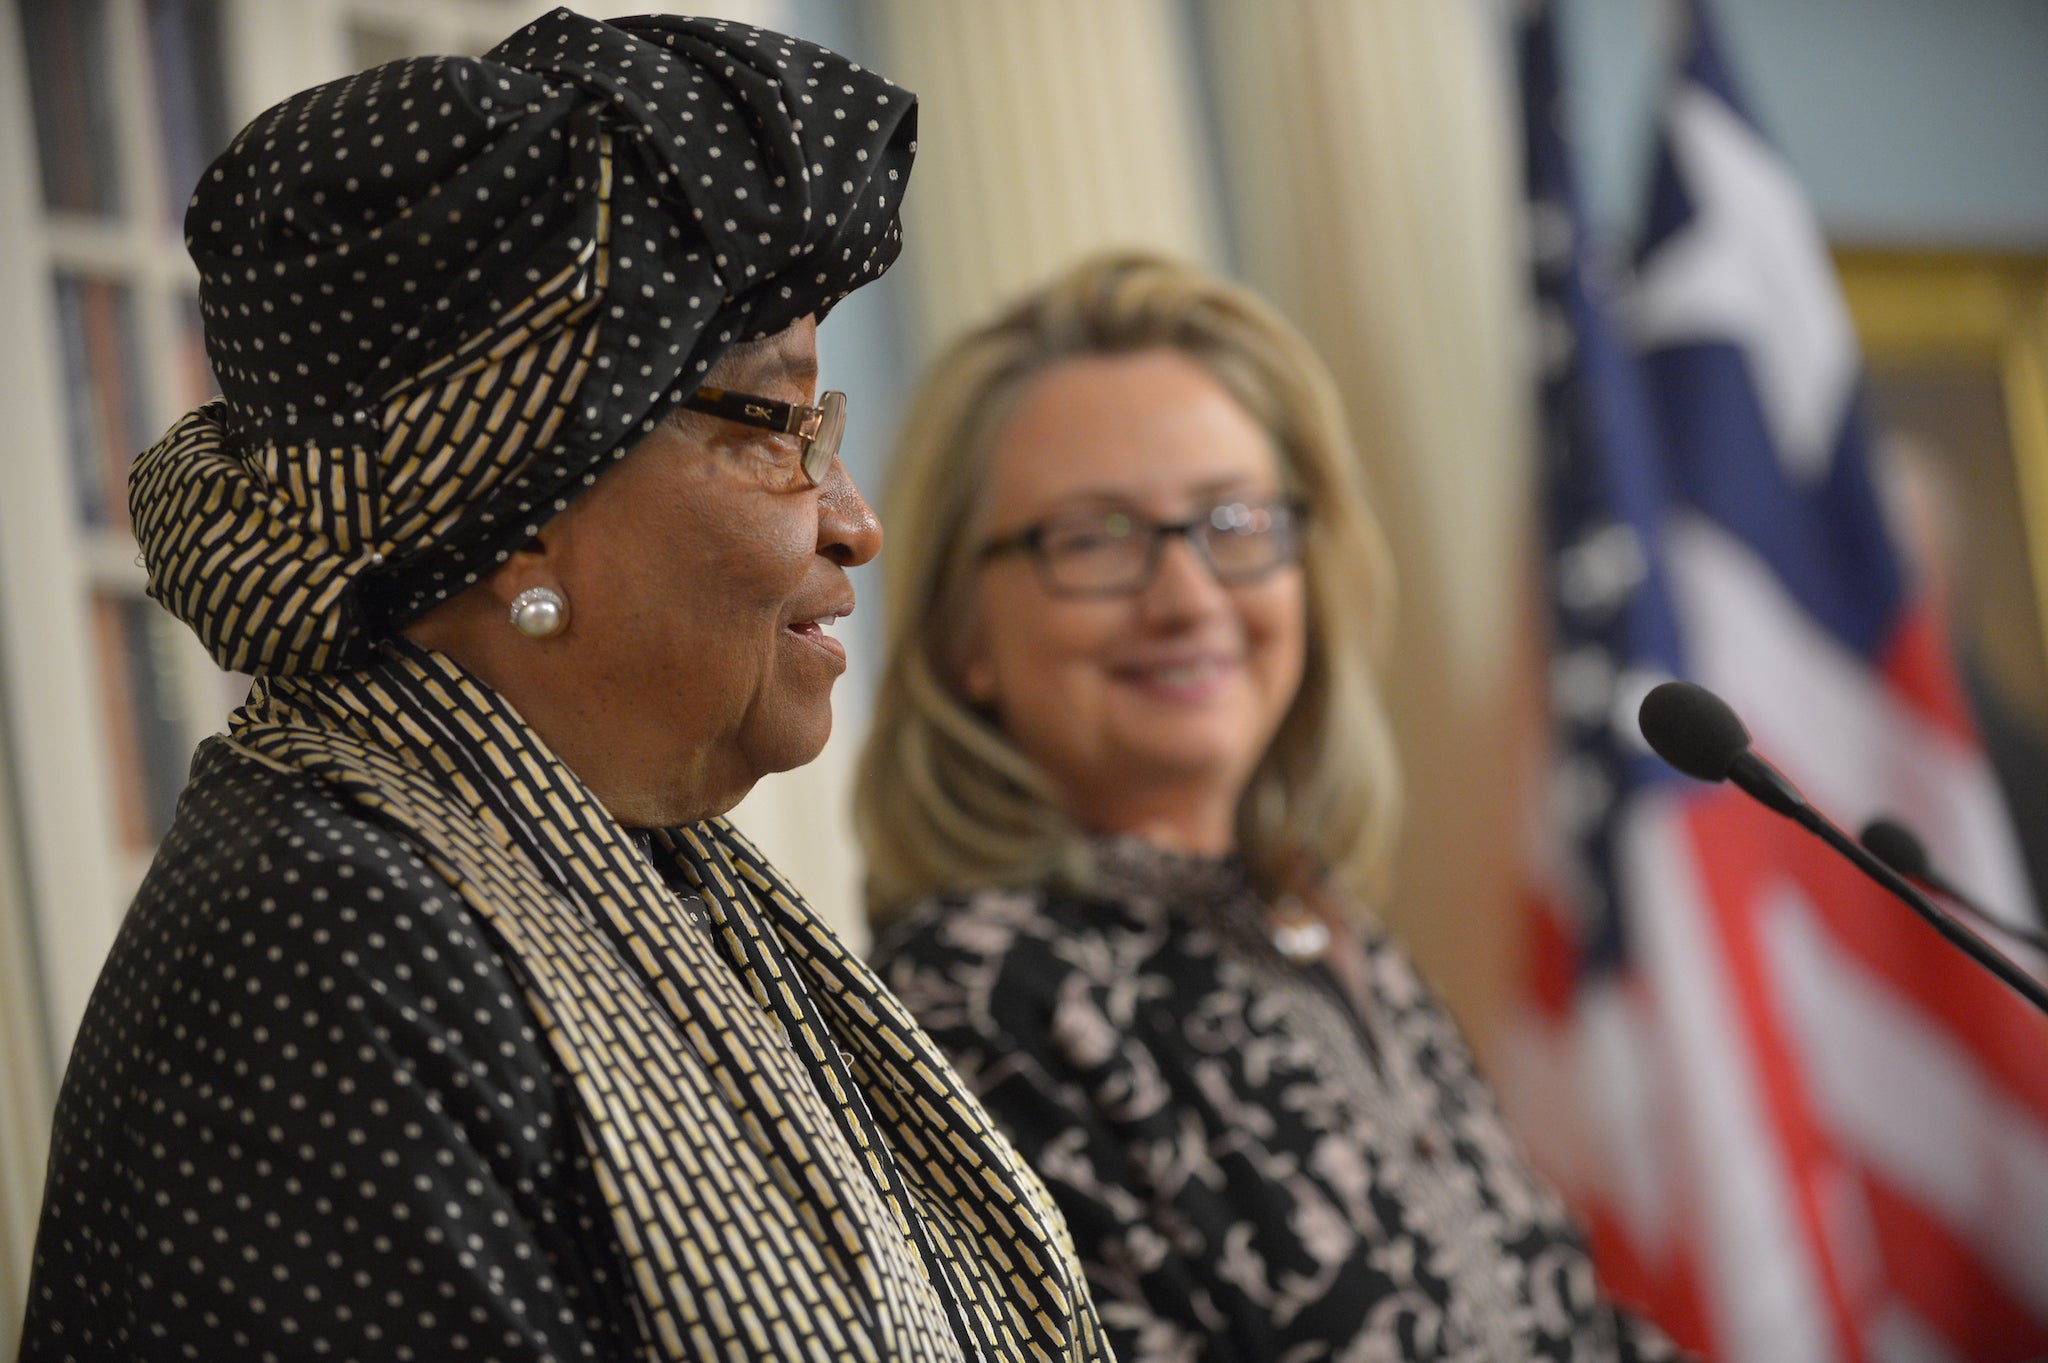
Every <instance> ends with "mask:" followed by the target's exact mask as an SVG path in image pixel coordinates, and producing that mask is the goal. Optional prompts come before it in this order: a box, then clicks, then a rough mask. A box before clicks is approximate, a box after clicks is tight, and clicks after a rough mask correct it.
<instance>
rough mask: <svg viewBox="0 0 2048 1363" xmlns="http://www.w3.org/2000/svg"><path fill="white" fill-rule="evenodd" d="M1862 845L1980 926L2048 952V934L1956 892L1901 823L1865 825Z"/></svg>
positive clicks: (1878, 821) (1877, 821)
mask: <svg viewBox="0 0 2048 1363" xmlns="http://www.w3.org/2000/svg"><path fill="white" fill-rule="evenodd" d="M1859 841H1861V842H1862V844H1863V846H1864V847H1865V848H1866V849H1868V850H1869V852H1870V854H1871V855H1872V856H1874V857H1876V858H1877V859H1878V860H1879V861H1882V862H1883V863H1884V864H1885V865H1887V866H1889V867H1891V868H1892V869H1893V870H1894V871H1897V872H1898V873H1899V874H1900V875H1902V876H1904V877H1906V878H1907V879H1908V880H1917V881H1919V882H1920V883H1921V884H1922V885H1925V886H1927V887H1928V888H1929V889H1931V890H1934V891H1935V892H1936V893H1938V894H1940V895H1942V896H1944V897H1945V898H1947V899H1948V900H1950V901H1951V902H1952V903H1954V904H1955V906H1956V907H1957V908H1959V909H1961V910H1963V911H1964V912H1965V913H1967V914H1969V915H1970V916H1971V917H1972V918H1974V919H1976V920H1977V921H1978V922H1980V923H1983V924H1986V925H1988V926H1990V927H1993V928H1996V929H1997V930H1998V931H2000V932H2002V933H2005V934H2006V935H2007V936H2009V937H2011V938H2013V939H2014V940H2016V941H2021V942H2025V943H2026V944H2027V945H2028V946H2030V947H2032V948H2034V949H2035V950H2036V951H2044V952H2048V933H2041V932H2037V931H2034V930H2033V929H2030V928H2025V927H2021V926H2020V925H2019V924H2017V923H2008V922H2006V921H2005V920H2004V919H2002V918H2000V917H1999V916H1998V915H1997V914H1995V913H1993V912H1991V911H1990V910H1989V909H1987V908H1985V907H1984V906H1983V905H1982V904H1979V903H1978V902H1977V901H1976V900H1974V899H1972V898H1970V896H1968V895H1966V894H1964V893H1963V892H1962V891H1961V890H1960V889H1958V888H1956V885H1955V883H1954V882H1953V881H1950V880H1948V879H1947V878H1946V877H1944V876H1943V875H1942V874H1941V873H1940V872H1939V871H1937V870H1935V869H1934V860H1933V858H1931V857H1929V856H1928V855H1927V844H1925V843H1923V842H1921V841H1920V839H1919V837H1918V836H1916V835H1915V834H1914V832H1913V830H1912V829H1910V828H1908V827H1906V826H1905V825H1904V824H1902V823H1900V822H1899V821H1898V820H1897V819H1885V818H1879V819H1872V820H1871V821H1870V822H1869V823H1867V824H1865V825H1863V833H1862V836H1861V838H1860V839H1859Z"/></svg>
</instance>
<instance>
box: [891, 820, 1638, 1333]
mask: <svg viewBox="0 0 2048 1363" xmlns="http://www.w3.org/2000/svg"><path fill="white" fill-rule="evenodd" d="M1095 852H1096V857H1097V861H1098V864H1099V866H1100V870H1101V874H1100V877H1099V880H1098V882H1097V884H1096V886H1095V887H1094V888H1093V889H1092V890H1091V891H1090V892H1088V893H1087V894H1078V893H1067V892H1060V891H1055V890H1046V889H1040V890H1026V891H1001V890H987V891H983V892H980V893H977V894H973V895H969V896H965V897H949V898H943V899H940V900H937V901H932V902H927V903H925V904H923V905H920V906H918V907H917V908H916V909H914V910H913V911H912V912H911V914H910V915H909V916H908V917H907V918H906V919H904V920H903V921H901V922H900V923H897V924H894V925H892V926H891V928H890V929H889V930H888V931H886V932H885V933H884V934H883V935H882V937H881V939H880V940H879V941H878V943H877V946H876V954H875V959H876V963H877V967H878V969H879V970H880V972H881V974H882V976H883V978H884V980H885V981H886V982H887V983H888V984H889V985H890V986H891V987H892V988H893V989H894V990H895V991H896V993H897V995H898V996H899V997H900V998H901V999H902V1000H903V1001H904V1003H905V1004H907V1005H908V1006H909V1008H910V1010H911V1011H912V1012H913V1013H915V1014H916V1015H917V1017H918V1019H919V1020H920V1021H921V1022H923V1023H924V1025H925V1027H926V1028H927V1029H928V1030H930V1032H931V1033H932V1035H933V1036H934V1037H935V1038H937V1040H938V1042H939V1044H940V1045H941V1046H942V1047H944V1048H945V1049H946V1051H947V1052H948V1053H949V1054H950V1055H951V1056H952V1058H953V1060H954V1062H955V1064H956V1065H957V1066H958V1067H959V1069H960V1070H961V1072H962V1073H963V1074H965V1075H966V1076H967V1078H968V1081H969V1083H970V1084H971V1085H972V1086H973V1087H974V1089H975V1090H976V1092H977V1093H979V1095H980V1096H981V1099H982V1102H983V1103H984V1104H985V1105H986V1106H987V1108H988V1109H989V1111H990V1113H991V1114H992V1115H993V1116H994V1117H995V1118H996V1120H997V1121H998V1122H999V1123H1001V1124H1002V1125H1003V1126H1004V1127H1005V1128H1006V1129H1007V1130H1008V1131H1009V1133H1010V1135H1011V1139H1012V1141H1013V1143H1014V1144H1015V1145H1016V1146H1017V1148H1018V1149H1019V1151H1021V1152H1022V1153H1023V1155H1024V1156H1025V1158H1026V1159H1027V1160H1029V1161H1030V1163H1031V1164H1032V1166H1033V1167H1034V1168H1035V1169H1037V1170H1038V1172H1039V1174H1040V1175H1041V1176H1042V1177H1043V1178H1044V1179H1045V1180H1046V1183H1047V1185H1048V1186H1049V1187H1050V1188H1051V1190H1052V1193H1053V1197H1054V1199H1055V1200H1056V1201H1057V1202H1058V1203H1059V1205H1060V1208H1061V1210H1062V1211H1063V1212H1065V1213H1066V1217H1067V1223H1068V1225H1069V1227H1070V1228H1071V1230H1072V1232H1073V1235H1074V1239H1075V1242H1076V1243H1077V1245H1078V1246H1079V1248H1080V1252H1081V1257H1082V1262H1083V1263H1084V1264H1085V1266H1086V1268H1087V1271H1088V1278H1089V1283H1090V1286H1091V1288H1092V1290H1093V1293H1094V1296H1095V1300H1096V1304H1097V1306H1098V1308H1099V1309H1100V1311H1101V1313H1102V1318H1103V1322H1104V1325H1105V1326H1106V1327H1107V1329H1108V1331H1109V1335H1110V1339H1111V1342H1112V1344H1113V1346H1114V1348H1115V1351H1116V1355H1117V1357H1118V1358H1119V1359H1120V1360H1122V1363H1195V1361H1196V1360H1199V1361H1200V1363H1310V1361H1311V1360H1325V1359H1327V1360H1344V1361H1345V1363H1364V1361H1365V1360H1397V1359H1430V1360H1466V1361H1467V1363H1517V1361H1518V1360H1524V1359H1560V1360H1562V1359H1570V1360H1573V1363H1594V1361H1596V1360H1617V1361H1619V1360H1629V1361H1631V1363H1635V1361H1646V1360H1652V1359H1670V1358H1675V1357H1677V1354H1676V1353H1675V1351H1674V1350H1673V1349H1672V1348H1671V1347H1670V1346H1669V1345H1668V1343H1666V1342H1665V1341H1664V1340H1663V1339H1662V1337H1661V1336H1659V1335H1658V1334H1657V1333H1656V1332H1655V1331H1654V1330H1653V1329H1651V1328H1650V1327H1649V1326H1647V1325H1645V1324H1643V1323H1641V1322H1639V1321H1636V1320H1634V1319H1632V1318H1630V1317H1628V1316H1626V1315H1624V1314H1622V1313H1619V1312H1617V1311H1615V1310H1613V1309H1611V1308H1610V1307H1608V1306H1607V1305H1605V1304H1603V1302H1602V1301H1601V1299H1600V1297H1599V1294H1598V1290H1597V1287H1596V1284H1595V1281H1594V1276H1593V1271H1592V1267H1591V1264H1590V1262H1589V1260H1588V1258H1587V1256H1586V1253H1585V1251H1584V1249H1583V1247H1582V1245H1581V1243H1580V1241H1579V1238H1578V1236H1577V1235H1576V1233H1575V1231H1574V1229H1573V1227H1572V1224H1571V1222H1570V1220H1569V1218H1568V1216H1567V1214H1566V1212H1565V1209H1564V1208H1563V1206H1562V1205H1561V1203H1560V1202H1559V1201H1558V1199H1557V1198H1556V1196H1555V1195H1554V1194H1553V1193H1552V1192H1551V1191H1550V1190H1549V1189H1548V1188H1547V1187H1546V1186H1545V1185H1544V1184H1543V1183H1542V1182H1541V1181H1540V1180H1539V1179H1538V1178H1537V1177H1536V1176H1535V1175H1534V1174H1533V1173H1532V1172H1531V1170H1530V1169H1529V1168H1528V1167H1527V1165H1526V1164H1525V1162H1524V1160H1523V1157H1522V1155H1521V1153H1520V1152H1519V1151H1518V1150H1517V1148H1516V1146H1515V1143H1514V1141H1513V1139H1512V1138H1511V1136H1510V1135H1509V1133H1508V1131H1507V1129H1506V1127H1505V1126H1504V1125H1503V1123H1502V1121H1501V1119H1500V1117H1499V1115H1498V1113H1497V1112H1496V1109H1495V1106H1494V1103H1493V1100H1492V1097H1491V1094H1490V1092H1489V1090H1488V1089H1487V1086H1486V1084H1485V1082H1484V1081H1483V1080H1482V1079H1481V1078H1480V1076H1479V1075H1478V1074H1477V1073H1476V1072H1475V1070H1474V1068H1473V1063H1472V1058H1471V1055H1470V1053H1469V1052H1468V1050H1467V1048H1466V1046H1465V1044H1464V1042H1463V1040H1462V1038H1461V1037H1460V1036H1459V1035H1458V1033H1457V1029H1456V1027H1455V1026H1454V1024H1453V1023H1452V1022H1451V1021H1450V1019H1449V1017H1448V1016H1447V1015H1446V1014H1445V1013H1444V1012H1443V1011H1442V1009H1441V1007H1440V1006H1439V1005H1438V1004H1437V1003H1436V1001H1435V1000H1434V999H1433V998H1432V997H1431V996H1430V994H1429V992H1428V990H1427V989H1426V988H1425V987H1424V985H1423V984H1422V982H1421V981H1420V979H1419V977H1418V976H1417V975H1416V973H1415V971H1414V969H1413V967H1412V965H1411V964H1410V962H1409V961H1408V959H1407V957H1406V956H1405V954H1404V953H1403V952H1402V951H1401V950H1400V949H1399V948H1398V947H1397V946H1395V945H1394V944H1393V943H1392V942H1391V941H1389V940H1387V939H1386V938H1384V937H1381V936H1378V935H1373V936H1371V937H1370V938H1369V939H1368V940H1367V942H1366V949H1365V955H1366V961H1365V973H1366V977H1367V979H1368V980H1369V993H1370V999H1371V1005H1372V1006H1371V1008H1370V1010H1369V1011H1367V1013H1366V1014H1365V1015H1364V1016H1363V1017H1361V1016H1360V1015H1359V1013H1358V1011H1357V1010H1355V1009H1354V1008H1352V1007H1351V1006H1350V1004H1349V1003H1348V1002H1346V1001H1345V995H1344V993H1343V991H1342V989H1341V988H1340V987H1339V985H1338V984H1337V982H1336V980H1335V979H1334V978H1333V977H1332V976H1331V975H1330V974H1328V973H1327V972H1325V971H1324V970H1323V969H1322V968H1321V967H1310V968H1307V969H1303V968H1300V967H1296V966H1294V965H1291V964H1289V963H1288V962H1287V961H1285V960H1284V959H1283V958H1282V957H1281V956H1280V955H1279V954H1278V952H1277V951H1275V950H1274V948H1273V947H1272V945H1271V944H1270V942H1269V941H1268V940H1267V938H1266V936H1265V934H1264V930H1263V928H1262V926H1261V925H1262V923H1263V913H1262V911H1261V908H1260V904H1259V901H1258V898H1257V896H1256V894H1255V892H1254V891H1253V889H1252V887H1251V885H1250V884H1249V882H1248V880H1247V878H1246V877H1245V875H1244V872H1243V868H1242V866H1241V864H1240V863H1238V862H1236V861H1235V860H1231V859H1204V858H1194V857H1183V856H1173V855H1168V854H1165V853H1162V852H1158V851H1155V850H1152V849H1150V848H1148V847H1146V846H1145V845H1144V844H1142V843H1139V842H1136V841H1133V840H1128V839H1124V840H1105V841H1101V842H1098V843H1097V844H1096V845H1095Z"/></svg>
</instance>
